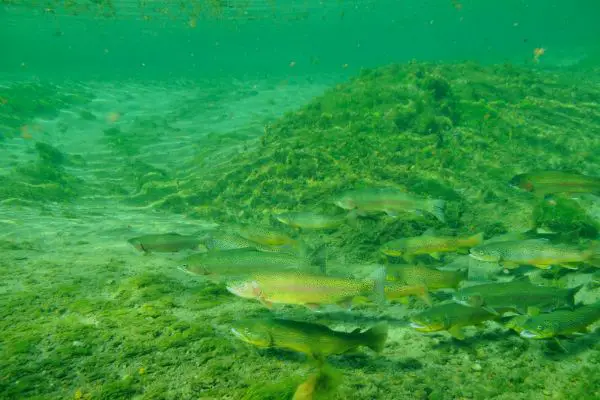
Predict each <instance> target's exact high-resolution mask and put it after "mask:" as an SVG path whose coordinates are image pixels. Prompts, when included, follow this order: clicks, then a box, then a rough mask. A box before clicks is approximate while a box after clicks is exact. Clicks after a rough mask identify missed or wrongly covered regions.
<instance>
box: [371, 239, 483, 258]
mask: <svg viewBox="0 0 600 400" xmlns="http://www.w3.org/2000/svg"><path fill="white" fill-rule="evenodd" d="M482 241H483V233H478V234H476V235H473V236H469V237H454V236H433V235H421V236H414V237H406V238H402V239H396V240H392V241H390V242H387V243H385V244H384V245H383V246H381V252H382V253H383V254H385V255H388V256H393V257H400V256H402V257H405V258H406V257H408V258H412V257H414V256H417V255H421V254H429V255H430V256H432V257H433V258H435V259H439V258H440V255H441V253H450V252H456V251H463V250H466V251H465V252H464V253H465V254H466V253H467V252H468V250H469V249H470V248H471V247H474V246H477V245H479V244H481V242H482Z"/></svg>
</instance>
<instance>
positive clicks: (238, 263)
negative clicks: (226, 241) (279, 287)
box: [183, 249, 320, 280]
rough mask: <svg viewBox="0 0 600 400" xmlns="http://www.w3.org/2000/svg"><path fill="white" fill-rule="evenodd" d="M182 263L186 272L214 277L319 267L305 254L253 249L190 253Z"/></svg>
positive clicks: (226, 277)
mask: <svg viewBox="0 0 600 400" xmlns="http://www.w3.org/2000/svg"><path fill="white" fill-rule="evenodd" d="M183 264H184V265H183V269H184V270H185V271H186V272H189V273H191V274H194V275H205V276H207V277H208V278H212V279H215V280H221V279H230V278H233V277H245V276H249V275H251V274H253V273H258V272H263V273H264V272H269V271H271V272H274V271H286V270H302V269H306V270H311V268H313V269H314V270H315V271H316V270H319V269H320V266H313V265H312V264H311V262H310V260H309V259H308V258H303V257H298V256H295V255H292V254H287V253H268V252H261V251H256V250H253V249H233V250H227V251H211V252H208V253H198V254H192V255H190V256H189V257H187V258H185V259H184V260H183Z"/></svg>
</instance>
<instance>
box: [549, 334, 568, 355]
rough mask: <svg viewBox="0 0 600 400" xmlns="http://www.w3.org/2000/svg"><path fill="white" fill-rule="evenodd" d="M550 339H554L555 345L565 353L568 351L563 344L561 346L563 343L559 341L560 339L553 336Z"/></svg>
mask: <svg viewBox="0 0 600 400" xmlns="http://www.w3.org/2000/svg"><path fill="white" fill-rule="evenodd" d="M552 339H554V343H556V345H557V346H558V347H559V348H560V349H561V350H562V351H564V352H565V353H568V352H569V350H567V348H566V347H565V346H563V344H562V343H561V341H560V340H559V339H558V338H557V337H556V336H555V337H553V338H552Z"/></svg>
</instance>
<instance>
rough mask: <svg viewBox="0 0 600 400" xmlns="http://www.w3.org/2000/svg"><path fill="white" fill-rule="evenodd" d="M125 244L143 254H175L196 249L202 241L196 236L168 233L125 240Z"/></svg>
mask: <svg viewBox="0 0 600 400" xmlns="http://www.w3.org/2000/svg"><path fill="white" fill-rule="evenodd" d="M127 242H128V243H130V244H131V245H133V246H134V247H135V248H136V249H138V250H139V251H142V252H144V253H151V252H157V253H175V252H178V251H181V250H195V249H197V248H198V245H199V244H200V243H201V242H202V239H201V238H198V237H196V236H187V235H180V234H179V233H175V232H169V233H159V234H153V235H144V236H138V237H134V238H131V239H129V240H127Z"/></svg>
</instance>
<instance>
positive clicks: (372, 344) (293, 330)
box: [231, 318, 388, 360]
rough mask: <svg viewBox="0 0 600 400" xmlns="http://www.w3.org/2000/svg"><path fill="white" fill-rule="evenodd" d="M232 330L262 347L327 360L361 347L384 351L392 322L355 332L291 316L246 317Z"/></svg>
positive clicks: (377, 351)
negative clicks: (336, 329) (283, 317)
mask: <svg viewBox="0 0 600 400" xmlns="http://www.w3.org/2000/svg"><path fill="white" fill-rule="evenodd" d="M231 332H232V333H233V335H234V336H236V337H237V338H239V339H241V340H243V341H244V342H246V343H249V344H252V345H254V346H257V347H262V348H270V347H276V348H283V349H288V350H293V351H297V352H300V353H304V354H306V355H307V356H308V357H310V358H311V359H315V360H323V359H325V358H326V357H328V356H330V355H334V354H344V353H347V352H350V351H354V350H356V349H357V348H359V347H368V348H370V349H371V350H373V351H375V352H376V353H380V352H382V351H383V348H384V346H385V342H386V340H387V334H388V326H387V323H385V322H382V323H379V324H377V325H375V326H373V327H372V328H370V329H367V330H364V331H361V329H355V330H354V331H352V332H341V331H334V330H332V329H330V328H329V327H327V326H325V325H321V324H314V323H309V322H302V321H294V320H289V319H279V318H270V319H259V318H256V319H243V320H240V321H235V322H233V325H232V328H231Z"/></svg>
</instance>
